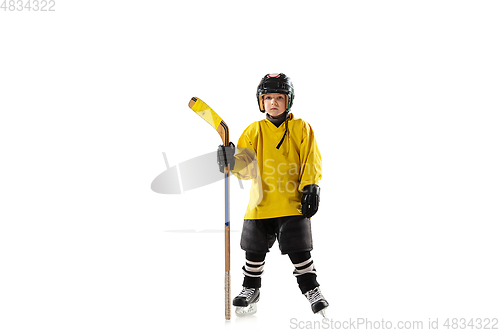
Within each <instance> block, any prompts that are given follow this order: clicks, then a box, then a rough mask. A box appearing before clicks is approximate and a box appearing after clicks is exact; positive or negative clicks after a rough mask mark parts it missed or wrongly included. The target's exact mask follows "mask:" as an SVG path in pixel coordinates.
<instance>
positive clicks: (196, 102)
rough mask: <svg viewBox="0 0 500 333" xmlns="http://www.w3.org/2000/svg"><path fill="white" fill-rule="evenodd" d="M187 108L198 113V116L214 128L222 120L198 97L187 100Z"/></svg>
mask: <svg viewBox="0 0 500 333" xmlns="http://www.w3.org/2000/svg"><path fill="white" fill-rule="evenodd" d="M189 108H191V110H193V111H194V112H195V113H196V114H198V116H200V117H202V118H203V119H205V121H206V122H207V123H209V124H210V125H211V126H212V127H213V128H215V129H217V128H218V127H219V125H220V124H221V122H222V119H221V117H219V115H218V114H217V113H216V112H215V111H214V110H213V109H212V108H211V107H210V106H208V105H207V104H206V103H205V102H203V101H202V100H201V99H199V98H198V97H193V98H191V100H190V101H189Z"/></svg>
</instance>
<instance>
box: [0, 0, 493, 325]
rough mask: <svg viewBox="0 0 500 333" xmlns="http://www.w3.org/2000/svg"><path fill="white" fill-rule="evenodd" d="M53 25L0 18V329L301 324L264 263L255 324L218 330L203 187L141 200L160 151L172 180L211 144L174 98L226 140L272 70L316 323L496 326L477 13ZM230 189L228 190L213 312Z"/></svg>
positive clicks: (485, 10) (261, 8) (214, 11)
mask: <svg viewBox="0 0 500 333" xmlns="http://www.w3.org/2000/svg"><path fill="white" fill-rule="evenodd" d="M7 7H8V6H7ZM55 9H56V11H55V12H35V11H30V12H28V11H26V10H23V11H17V10H15V11H10V10H9V9H8V8H6V10H4V9H2V10H1V11H0V37H1V39H0V47H1V49H0V64H1V70H0V110H1V115H2V118H1V122H0V140H1V141H0V142H1V148H2V150H1V151H2V163H1V170H2V172H1V176H0V177H1V178H0V179H1V183H0V184H1V187H0V188H1V192H0V195H1V207H2V208H1V210H0V223H1V225H0V331H2V332H33V331H42V330H43V331H50V332H89V331H92V332H110V331H120V332H166V331H171V330H172V329H174V328H175V329H177V330H179V331H193V332H194V331H200V330H201V329H226V330H234V331H237V330H244V329H247V328H248V329H252V330H254V329H258V330H259V331H263V332H267V331H273V332H275V331H284V330H293V328H295V327H293V326H294V325H293V324H292V322H293V323H296V324H297V323H301V325H302V324H303V326H304V325H306V324H307V323H308V322H309V323H311V321H317V320H319V318H318V316H314V315H313V314H312V313H311V311H310V308H309V306H308V304H307V301H306V300H305V298H304V297H303V296H302V295H300V292H299V290H298V288H297V287H296V283H295V279H294V278H293V276H292V275H291V272H292V270H293V267H292V266H291V264H290V263H289V262H288V258H286V257H282V256H281V255H280V254H279V251H278V249H277V246H275V248H273V249H272V251H271V252H270V254H269V255H268V259H267V264H266V273H265V274H264V282H263V283H264V286H263V289H262V298H261V301H260V303H259V312H258V313H257V314H256V315H255V316H254V317H252V318H244V319H240V318H233V319H232V320H231V321H230V322H226V321H225V320H224V313H223V312H224V309H223V308H224V305H223V270H224V269H223V267H224V264H223V260H224V259H223V258H224V253H223V233H222V232H218V231H217V230H218V229H219V228H220V230H222V227H223V224H222V221H223V187H222V182H219V183H215V184H212V185H209V186H206V187H203V188H200V189H197V190H193V191H189V192H186V193H184V194H182V195H170V196H169V195H160V194H157V193H154V192H153V191H151V189H150V184H151V181H152V180H153V179H154V178H155V177H156V176H157V175H158V174H159V173H161V172H162V171H164V170H165V163H164V160H163V156H162V152H165V153H166V155H167V156H168V162H169V164H170V165H172V166H173V165H176V164H178V163H180V162H183V161H185V160H188V159H190V158H193V157H196V156H199V155H202V154H205V153H207V152H210V151H214V150H215V149H216V148H217V145H219V144H220V143H219V141H220V140H219V138H218V136H217V134H216V133H215V131H214V130H213V129H211V128H210V126H208V125H207V124H206V123H204V122H203V120H201V119H200V118H199V117H197V116H196V115H195V114H194V113H193V112H192V111H190V110H189V108H188V107H187V103H188V101H189V99H190V98H191V97H192V96H198V97H200V98H202V99H203V100H204V101H206V102H207V103H208V104H209V105H210V106H211V107H212V108H214V109H215V110H216V111H217V112H218V113H219V114H220V115H221V116H222V117H223V119H224V120H225V121H226V123H228V124H229V126H230V129H231V139H232V141H234V142H236V141H237V139H238V137H239V135H240V134H241V132H242V131H243V130H244V129H245V128H246V126H248V125H249V124H250V123H251V122H253V121H256V120H260V119H262V117H263V116H262V114H261V113H259V111H258V109H257V103H256V98H255V90H256V87H257V84H258V82H259V81H260V79H261V78H262V76H264V75H265V74H266V73H272V72H284V73H286V74H287V75H289V76H290V77H291V78H292V80H293V83H294V85H295V91H296V99H295V102H294V107H293V110H292V111H293V113H294V114H295V115H296V116H297V117H300V118H303V119H305V120H306V121H308V122H309V123H310V124H311V126H312V127H313V129H314V130H315V133H316V135H317V140H318V144H319V146H320V149H321V152H322V155H323V159H324V160H323V163H324V166H323V167H324V178H323V180H322V182H321V184H320V185H321V188H322V196H321V206H320V210H319V212H318V214H317V216H315V218H314V219H313V233H314V243H315V250H314V251H313V252H312V254H313V258H314V260H315V262H316V266H317V269H318V273H319V276H318V278H319V281H320V283H321V284H322V290H323V292H324V294H325V296H326V297H327V299H328V300H329V301H330V304H331V306H330V308H329V311H328V314H329V315H330V317H331V318H332V319H335V320H349V319H356V318H367V319H368V320H372V321H379V320H381V319H385V320H386V321H387V320H392V321H394V322H396V321H397V320H409V321H418V320H421V321H423V322H424V323H425V325H427V322H428V320H429V319H430V318H431V319H436V318H439V320H440V324H442V323H443V322H444V320H445V319H446V318H469V319H471V318H494V317H495V316H496V317H498V313H500V312H499V310H500V303H499V296H500V290H499V287H498V281H499V280H500V272H499V268H498V253H499V250H500V249H499V247H500V246H499V242H498V235H499V227H498V225H499V223H500V212H499V199H500V190H499V189H500V176H499V172H498V170H500V156H499V143H500V132H499V130H498V128H499V125H500V117H499V112H500V102H499V93H498V92H499V88H500V81H499V77H500V65H499V61H498V59H500V46H499V44H498V41H499V37H500V21H499V20H498V17H499V14H500V5H499V4H498V2H496V1H480V2H479V1H418V2H417V1H310V2H308V3H307V4H306V3H305V2H298V1H253V2H251V3H250V2H248V3H242V2H230V1H209V2H208V1H207V2H203V1H183V2H178V1H175V2H174V1H168V2H165V1H142V2H131V1H80V2H77V1H65V2H63V1H56V5H55ZM248 189H249V184H248V183H246V184H245V190H241V189H239V185H238V183H237V181H236V180H235V179H234V178H233V179H232V198H231V199H232V207H231V215H232V219H231V220H232V228H233V230H234V231H235V232H233V233H232V244H231V249H232V294H233V297H234V296H235V295H236V294H237V293H238V292H239V290H240V285H241V281H242V275H241V271H240V267H241V266H242V265H243V252H242V251H241V250H240V249H239V236H240V235H239V232H238V231H240V230H241V225H242V217H243V213H244V210H245V206H246V200H247V196H248V193H247V192H248ZM204 231H207V232H204ZM296 327H297V326H296ZM304 327H305V326H304Z"/></svg>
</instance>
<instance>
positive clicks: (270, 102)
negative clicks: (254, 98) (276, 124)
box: [262, 93, 286, 118]
mask: <svg viewBox="0 0 500 333" xmlns="http://www.w3.org/2000/svg"><path fill="white" fill-rule="evenodd" d="M262 98H263V99H264V109H265V110H266V112H267V113H268V114H269V115H270V116H271V117H273V118H276V117H278V116H279V115H280V114H282V113H283V112H285V110H286V95H284V94H278V93H271V94H266V95H264V96H262Z"/></svg>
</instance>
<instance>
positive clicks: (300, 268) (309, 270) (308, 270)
mask: <svg viewBox="0 0 500 333" xmlns="http://www.w3.org/2000/svg"><path fill="white" fill-rule="evenodd" d="M293 266H295V270H294V271H293V276H295V277H298V276H301V275H304V274H314V275H316V268H314V262H313V260H312V258H309V259H307V260H306V261H303V262H299V263H298V264H293Z"/></svg>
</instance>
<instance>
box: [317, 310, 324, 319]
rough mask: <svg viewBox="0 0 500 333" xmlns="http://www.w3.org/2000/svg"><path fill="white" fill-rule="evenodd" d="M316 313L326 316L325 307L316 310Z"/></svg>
mask: <svg viewBox="0 0 500 333" xmlns="http://www.w3.org/2000/svg"><path fill="white" fill-rule="evenodd" d="M316 313H319V314H321V315H322V316H323V318H326V311H325V309H323V310H320V311H318V312H316Z"/></svg>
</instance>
